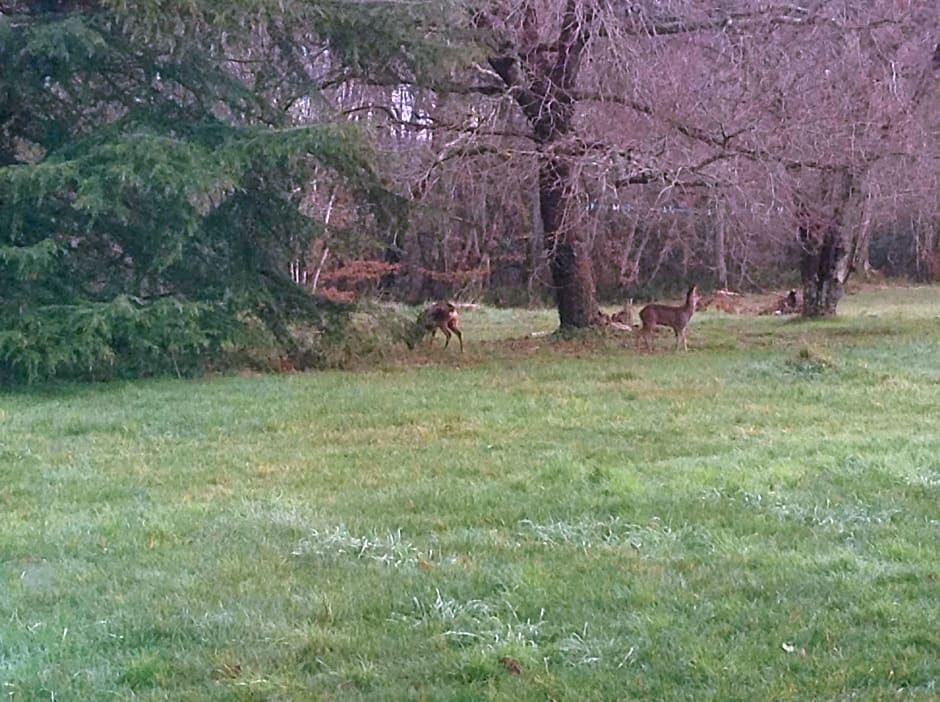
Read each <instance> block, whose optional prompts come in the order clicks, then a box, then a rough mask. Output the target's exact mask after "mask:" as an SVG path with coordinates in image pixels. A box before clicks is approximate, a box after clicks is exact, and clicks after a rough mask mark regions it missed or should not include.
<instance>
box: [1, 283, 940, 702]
mask: <svg viewBox="0 0 940 702" xmlns="http://www.w3.org/2000/svg"><path fill="white" fill-rule="evenodd" d="M840 311H841V313H842V314H841V316H840V318H838V319H836V320H830V321H825V322H818V323H803V322H796V321H793V320H790V319H784V318H780V317H754V316H747V317H745V316H729V315H724V314H720V313H713V312H705V313H702V314H699V315H696V317H695V318H694V319H693V321H692V325H691V330H690V334H689V347H690V351H689V353H687V354H673V353H671V352H669V353H665V352H663V353H658V354H655V355H638V354H636V353H634V352H633V350H632V347H628V348H624V343H625V340H626V339H627V337H626V335H624V334H622V333H621V334H620V335H617V334H613V333H612V334H609V335H606V336H603V335H597V336H592V337H591V338H589V339H586V340H585V339H581V340H573V341H572V340H569V341H557V340H553V339H551V338H549V337H545V336H530V333H531V332H544V331H550V330H551V329H552V327H553V326H554V323H555V317H554V315H553V313H551V312H526V311H499V310H492V309H475V310H467V311H466V312H465V313H464V315H463V327H464V330H465V341H466V344H467V352H466V353H465V354H463V356H460V355H459V354H457V353H452V352H453V351H454V349H448V350H447V351H446V352H444V351H443V350H441V349H440V348H439V347H438V348H436V349H434V350H432V351H430V352H428V351H426V350H424V351H421V352H420V353H414V354H410V355H408V356H407V357H404V358H402V359H398V360H394V361H390V362H389V363H388V365H386V366H385V367H382V368H377V369H373V370H369V371H359V372H324V373H309V374H292V375H280V376H267V377H264V376H244V377H220V378H210V379H205V380H200V381H178V380H164V381H148V382H134V383H122V384H107V385H101V386H68V387H59V388H47V389H44V390H38V391H37V390H33V391H30V392H21V393H8V394H5V395H0V516H2V521H0V699H4V700H6V699H10V700H14V701H16V702H19V701H22V700H128V699H134V700H164V699H168V700H200V701H201V700H318V699H326V700H331V699H335V700H356V699H369V700H406V699H415V700H420V699H426V700H489V699H492V700H547V699H555V700H696V701H699V700H742V701H744V700H747V701H753V700H898V699H903V700H936V699H938V697H940V289H937V288H906V289H890V290H889V289H885V290H875V289H871V290H867V291H865V292H862V293H859V294H857V295H854V296H852V297H850V298H848V299H847V300H845V301H844V303H843V305H842V306H841V308H840ZM438 343H440V341H438ZM626 343H627V344H629V341H628V340H627V341H626ZM671 343H672V341H671V334H670V335H669V336H668V337H667V336H666V335H663V336H662V337H661V338H660V339H659V348H660V349H663V350H665V349H667V348H670V346H671Z"/></svg>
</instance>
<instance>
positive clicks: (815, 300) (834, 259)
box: [800, 226, 851, 317]
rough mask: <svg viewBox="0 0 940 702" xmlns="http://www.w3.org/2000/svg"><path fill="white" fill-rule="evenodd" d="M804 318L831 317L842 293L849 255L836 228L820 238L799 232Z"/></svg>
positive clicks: (827, 231)
mask: <svg viewBox="0 0 940 702" xmlns="http://www.w3.org/2000/svg"><path fill="white" fill-rule="evenodd" d="M800 243H801V244H802V247H803V248H802V252H801V254H800V259H801V260H800V264H801V274H802V279H803V316H804V317H831V316H833V315H835V313H836V306H837V305H838V304H839V300H840V299H842V295H843V294H844V293H845V282H846V280H847V278H848V269H849V265H848V264H849V262H850V258H851V257H850V254H849V249H848V247H847V246H845V245H844V242H843V241H842V236H841V232H840V231H839V228H838V227H836V226H832V227H829V228H828V229H827V230H826V231H825V233H824V234H823V235H822V236H821V237H814V236H811V235H809V234H808V233H807V232H806V231H805V230H801V231H800Z"/></svg>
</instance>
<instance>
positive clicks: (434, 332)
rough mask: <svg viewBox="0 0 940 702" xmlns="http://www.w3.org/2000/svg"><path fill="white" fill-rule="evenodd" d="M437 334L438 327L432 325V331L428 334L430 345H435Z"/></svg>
mask: <svg viewBox="0 0 940 702" xmlns="http://www.w3.org/2000/svg"><path fill="white" fill-rule="evenodd" d="M435 335H437V327H431V333H430V334H429V335H428V347H431V346H434V337H435Z"/></svg>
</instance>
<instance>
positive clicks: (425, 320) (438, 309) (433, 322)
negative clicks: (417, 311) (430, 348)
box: [418, 302, 463, 353]
mask: <svg viewBox="0 0 940 702" xmlns="http://www.w3.org/2000/svg"><path fill="white" fill-rule="evenodd" d="M418 324H419V325H421V326H422V327H423V329H424V332H423V333H424V334H430V335H431V341H430V343H431V344H433V343H434V335H435V334H437V330H438V329H440V330H441V331H442V332H444V348H445V349H446V348H447V345H448V344H449V343H450V337H451V335H452V334H456V335H457V340H458V341H459V342H460V352H461V353H463V334H461V333H460V314H459V313H458V312H457V308H456V307H455V306H454V305H452V304H451V303H449V302H435V303H434V304H433V305H431V306H430V307H428V308H427V309H426V310H424V312H422V313H421V316H420V317H419V318H418Z"/></svg>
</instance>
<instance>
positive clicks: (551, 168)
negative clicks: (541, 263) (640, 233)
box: [539, 159, 597, 327]
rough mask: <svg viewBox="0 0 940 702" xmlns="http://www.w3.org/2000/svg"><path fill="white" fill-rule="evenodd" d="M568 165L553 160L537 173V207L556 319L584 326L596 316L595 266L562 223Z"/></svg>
mask: <svg viewBox="0 0 940 702" xmlns="http://www.w3.org/2000/svg"><path fill="white" fill-rule="evenodd" d="M570 177H571V171H570V168H569V167H568V165H567V164H566V163H565V162H564V161H561V160H558V159H556V160H552V161H549V162H547V163H546V164H545V165H543V166H542V172H541V173H540V174H539V210H540V212H541V215H542V226H543V228H544V240H545V246H546V249H547V250H548V257H549V263H550V268H551V272H552V285H553V287H554V290H555V303H556V305H557V308H558V320H559V324H560V325H561V326H562V327H586V326H588V325H590V324H592V323H593V322H594V320H595V319H596V318H597V302H596V300H595V286H594V267H593V265H592V262H591V255H590V252H589V251H586V250H584V249H585V247H584V246H583V245H582V244H581V243H580V242H579V241H578V240H577V237H576V236H574V235H573V233H572V232H571V231H570V229H568V228H567V227H566V226H565V223H564V218H565V212H566V210H567V207H568V198H567V194H566V192H565V189H566V186H567V183H568V181H569V179H570Z"/></svg>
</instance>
